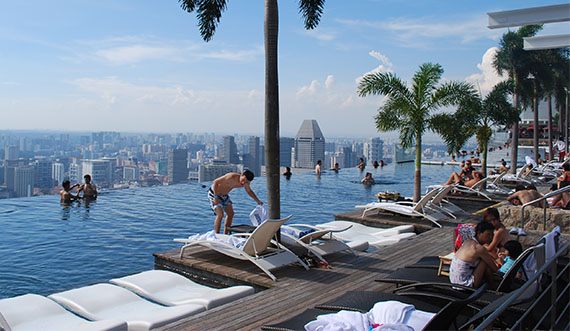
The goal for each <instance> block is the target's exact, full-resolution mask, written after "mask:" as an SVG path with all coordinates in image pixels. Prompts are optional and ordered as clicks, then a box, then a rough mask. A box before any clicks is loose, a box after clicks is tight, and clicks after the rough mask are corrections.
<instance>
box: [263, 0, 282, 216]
mask: <svg viewBox="0 0 570 331" xmlns="http://www.w3.org/2000/svg"><path fill="white" fill-rule="evenodd" d="M278 31H279V13H278V10H277V0H265V31H264V32H265V173H266V176H267V205H268V209H269V210H268V211H269V218H271V219H279V218H281V206H280V190H279V180H280V178H279V177H280V176H279V81H278V78H277V36H278Z"/></svg>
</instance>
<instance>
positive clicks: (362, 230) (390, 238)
mask: <svg viewBox="0 0 570 331" xmlns="http://www.w3.org/2000/svg"><path fill="white" fill-rule="evenodd" d="M349 225H352V227H351V228H350V229H348V230H346V231H342V232H337V233H335V236H336V237H337V238H339V239H342V240H344V241H346V242H355V243H359V242H363V241H367V242H368V243H369V244H370V245H372V246H376V247H379V246H387V245H390V244H394V243H396V242H399V241H400V240H402V239H406V238H410V237H413V236H415V233H414V232H413V230H414V226H413V225H411V224H410V225H400V226H395V227H393V228H389V229H381V228H375V227H371V226H366V225H363V224H360V223H355V222H349V221H333V222H329V223H324V224H318V225H316V227H318V228H346V227H347V226H349ZM348 245H349V246H350V244H348ZM354 249H356V248H354Z"/></svg>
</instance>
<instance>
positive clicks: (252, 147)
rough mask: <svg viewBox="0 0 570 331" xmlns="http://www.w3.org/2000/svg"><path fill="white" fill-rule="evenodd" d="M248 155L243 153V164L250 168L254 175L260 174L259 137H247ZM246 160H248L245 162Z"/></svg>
mask: <svg viewBox="0 0 570 331" xmlns="http://www.w3.org/2000/svg"><path fill="white" fill-rule="evenodd" d="M247 145H248V149H249V157H246V156H245V155H244V160H243V165H244V166H245V167H246V168H248V169H249V170H251V171H252V172H253V174H254V175H255V176H261V148H260V146H259V137H249V139H248V140H247ZM246 160H247V161H248V162H247V163H246Z"/></svg>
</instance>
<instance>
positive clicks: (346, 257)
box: [154, 227, 454, 330]
mask: <svg viewBox="0 0 570 331" xmlns="http://www.w3.org/2000/svg"><path fill="white" fill-rule="evenodd" d="M453 228H454V227H444V228H442V229H432V230H429V231H425V229H424V231H425V232H423V233H421V234H419V235H417V236H415V237H413V238H411V239H409V240H405V241H402V242H400V243H398V244H396V245H393V246H389V247H384V248H382V249H378V250H376V251H374V252H371V253H360V254H359V255H358V256H353V255H351V254H349V253H337V254H334V255H330V256H327V260H328V261H329V262H330V263H331V266H332V269H324V268H311V269H310V270H308V271H306V270H304V269H303V268H301V267H298V266H288V267H283V268H280V269H277V270H275V271H274V272H273V273H274V275H275V276H277V278H278V281H276V282H273V281H271V279H270V278H269V277H267V276H266V275H265V274H264V273H263V272H261V270H259V269H257V268H256V267H255V266H254V265H253V264H252V263H249V262H246V261H236V260H234V259H231V258H228V257H226V256H224V255H222V254H219V253H217V252H213V251H209V250H205V249H202V248H196V249H192V250H190V249H189V250H188V251H187V252H185V256H184V259H182V260H180V259H179V257H178V254H179V249H173V250H170V251H166V252H162V253H156V254H154V255H155V267H156V268H157V269H170V270H175V271H177V272H181V273H186V274H190V275H192V276H193V277H196V278H201V279H208V280H210V281H211V282H214V283H216V282H218V283H224V284H244V283H249V284H252V285H254V286H255V287H256V289H257V291H256V293H255V294H254V295H251V296H249V297H246V298H243V299H240V300H238V301H235V302H233V303H230V304H226V305H224V306H221V307H217V308H215V309H212V310H209V311H206V312H203V313H200V314H198V315H195V316H191V317H189V318H186V319H183V320H180V321H177V322H175V323H172V324H169V325H167V326H165V327H163V328H162V329H163V330H228V329H231V330H255V329H259V328H260V327H261V326H262V325H265V324H272V323H276V322H279V321H281V320H285V319H288V318H290V317H292V316H294V315H296V314H298V313H300V312H302V311H303V310H305V309H307V308H312V307H313V306H314V305H315V304H319V303H324V302H328V301H330V300H333V299H335V298H337V297H339V296H340V295H342V294H343V293H345V292H346V291H349V290H383V289H388V288H389V287H390V286H391V285H386V284H382V283H378V282H375V281H374V280H375V279H378V278H382V277H383V276H385V275H387V274H388V273H390V272H392V271H393V270H395V269H397V268H401V267H404V266H405V265H408V264H411V263H414V262H416V261H418V260H419V259H420V258H421V257H423V256H426V255H441V254H444V253H448V252H449V251H450V250H451V249H452V247H453ZM416 232H421V231H416Z"/></svg>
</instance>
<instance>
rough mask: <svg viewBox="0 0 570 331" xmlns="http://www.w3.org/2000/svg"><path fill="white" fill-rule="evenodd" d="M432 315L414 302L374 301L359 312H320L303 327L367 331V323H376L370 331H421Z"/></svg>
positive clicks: (315, 330) (368, 326)
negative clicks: (323, 313)
mask: <svg viewBox="0 0 570 331" xmlns="http://www.w3.org/2000/svg"><path fill="white" fill-rule="evenodd" d="M433 316H435V314H434V313H429V312H425V311H421V310H416V309H415V307H414V306H413V305H408V304H404V303H401V302H399V301H380V302H377V303H376V304H375V305H374V307H372V309H370V311H369V312H367V313H365V314H362V313H359V312H351V311H344V310H341V311H340V312H338V313H336V314H326V315H320V316H318V317H317V319H316V320H314V321H312V322H310V323H307V324H306V325H305V330H310V331H313V330H314V331H333V330H334V331H344V330H361V331H369V330H370V326H377V327H376V328H374V329H373V330H400V331H413V330H422V329H423V328H424V327H425V326H426V325H427V324H428V323H429V321H430V320H431V319H432V318H433Z"/></svg>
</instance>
